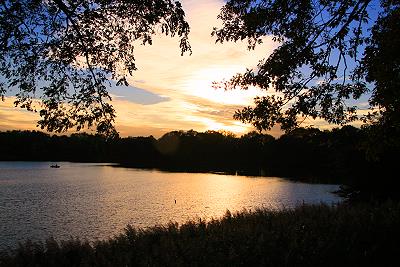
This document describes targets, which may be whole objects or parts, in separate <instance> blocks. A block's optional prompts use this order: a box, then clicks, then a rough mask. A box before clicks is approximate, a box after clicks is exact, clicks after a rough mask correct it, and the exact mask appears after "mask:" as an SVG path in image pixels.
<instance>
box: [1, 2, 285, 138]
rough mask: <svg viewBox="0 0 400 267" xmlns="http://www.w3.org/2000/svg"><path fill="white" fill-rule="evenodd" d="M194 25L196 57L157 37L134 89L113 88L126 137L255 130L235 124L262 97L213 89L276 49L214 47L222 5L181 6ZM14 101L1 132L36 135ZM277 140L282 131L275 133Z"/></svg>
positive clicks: (146, 49)
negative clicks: (238, 114)
mask: <svg viewBox="0 0 400 267" xmlns="http://www.w3.org/2000/svg"><path fill="white" fill-rule="evenodd" d="M181 2H182V4H183V7H184V10H185V12H186V17H187V20H188V21H189V24H190V25H191V34H190V42H191V45H192V50H193V54H192V55H191V56H189V55H188V54H186V55H184V56H180V50H179V43H178V39H176V38H169V37H165V36H155V37H154V40H153V45H152V46H141V45H138V46H137V47H136V64H137V66H138V71H136V72H135V73H134V76H133V77H131V78H130V79H129V82H130V85H131V86H130V87H118V88H117V87H112V88H110V92H111V95H112V96H113V102H112V103H113V105H114V107H115V109H116V112H117V119H116V127H117V130H118V131H119V132H120V134H121V135H122V136H128V135H130V136H139V135H145V136H147V135H153V136H155V137H159V136H161V135H162V134H164V133H166V132H169V131H172V130H190V129H194V130H197V131H205V130H226V131H231V132H234V133H236V134H238V135H241V134H243V133H246V132H248V131H251V130H253V128H252V127H251V125H245V124H242V123H240V122H239V121H236V120H233V119H232V116H233V113H234V112H235V110H237V109H240V108H241V107H243V106H246V105H251V104H252V100H253V98H254V97H255V96H256V95H260V94H262V93H263V92H261V91H259V90H257V89H256V88H252V89H250V90H249V91H242V90H237V91H228V92H225V91H224V90H222V89H219V90H216V89H214V88H212V82H213V81H219V80H222V79H224V78H229V77H230V76H232V75H233V74H235V73H237V72H242V71H244V70H245V69H246V67H247V68H248V67H252V66H255V65H256V64H257V63H258V61H259V60H260V59H262V58H265V57H267V56H268V55H269V54H270V53H271V52H272V50H273V48H274V47H276V45H277V44H276V43H273V42H272V41H271V40H270V39H268V38H265V39H264V43H263V44H262V45H260V46H258V47H257V48H256V49H255V50H254V51H248V50H247V44H246V42H243V43H241V42H239V43H225V44H222V45H221V44H215V39H214V38H212V37H211V31H212V28H213V27H215V26H218V25H219V24H220V22H219V21H217V19H216V18H217V15H218V13H219V10H220V8H221V7H222V5H223V1H220V0H202V1H198V0H182V1H181ZM12 103H13V98H7V99H6V101H5V102H1V101H0V121H1V124H0V130H9V129H37V128H36V121H37V120H38V118H39V117H38V115H37V114H34V113H29V112H27V111H23V110H20V109H17V108H14V107H13V105H12ZM271 133H272V134H273V135H275V136H276V135H279V129H274V130H273V131H272V132H271Z"/></svg>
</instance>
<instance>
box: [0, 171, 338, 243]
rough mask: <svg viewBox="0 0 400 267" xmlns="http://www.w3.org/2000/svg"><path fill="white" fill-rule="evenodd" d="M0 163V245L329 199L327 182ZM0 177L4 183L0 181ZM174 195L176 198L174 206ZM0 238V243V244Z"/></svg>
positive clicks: (93, 236)
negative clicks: (308, 182)
mask: <svg viewBox="0 0 400 267" xmlns="http://www.w3.org/2000/svg"><path fill="white" fill-rule="evenodd" d="M26 164H28V163H18V164H17V163H16V164H14V165H13V164H11V163H9V165H5V164H4V163H0V169H1V170H0V225H2V227H0V236H2V237H3V241H0V246H1V245H4V244H8V245H13V244H16V241H17V240H23V239H26V238H27V237H29V238H32V239H41V238H46V237H48V236H55V237H57V238H61V239H63V238H69V237H70V236H78V237H81V238H87V239H89V240H95V239H104V238H107V237H110V236H113V235H115V234H118V233H120V232H121V231H122V229H123V228H124V227H125V226H126V225H127V224H131V225H133V226H136V227H149V226H153V225H156V224H166V223H168V222H170V221H174V222H178V223H183V222H185V221H187V220H188V219H196V218H202V219H207V220H208V219H211V218H219V217H221V216H223V215H224V213H225V212H226V210H228V209H229V210H230V211H232V212H234V211H240V210H243V209H247V210H254V209H256V208H262V207H267V208H282V207H293V206H294V205H296V204H298V203H302V202H303V201H304V202H307V203H319V202H321V201H322V202H329V203H330V202H336V201H339V198H337V197H336V196H334V195H332V194H330V193H329V192H332V191H334V190H336V189H337V186H334V185H315V184H313V185H310V184H304V183H293V182H290V181H287V180H284V179H280V178H273V177H246V176H233V175H219V174H210V173H169V172H160V171H151V170H139V169H127V168H119V167H111V166H98V165H96V164H77V163H62V166H61V168H60V169H56V170H54V169H50V168H48V165H47V164H46V163H29V164H31V165H28V167H26ZM2 181H4V182H2ZM175 200H176V203H175ZM1 242H3V243H1Z"/></svg>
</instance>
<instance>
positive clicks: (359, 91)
mask: <svg viewBox="0 0 400 267" xmlns="http://www.w3.org/2000/svg"><path fill="white" fill-rule="evenodd" d="M399 7H400V2H399V1H388V0H381V1H372V0H340V1H331V0H319V1H311V0H301V1H297V0H296V1H295V0H287V1H274V0H261V1H259V0H230V1H227V3H226V4H225V5H224V7H223V8H222V10H221V13H220V15H219V18H220V19H221V20H222V22H223V25H222V27H221V28H220V29H217V28H215V29H214V31H213V33H212V34H213V35H214V36H216V41H217V42H221V43H222V42H224V41H235V42H236V41H238V40H244V39H247V40H248V43H249V49H252V48H254V47H255V46H256V45H257V44H259V43H260V42H261V41H262V37H264V36H269V35H271V36H272V38H273V40H274V41H276V42H278V44H279V46H278V48H276V49H275V50H274V51H273V52H272V54H271V55H269V56H268V57H267V58H265V59H263V60H261V61H260V62H259V64H258V65H257V67H256V68H254V69H248V70H247V71H246V72H245V73H243V74H237V75H236V76H234V77H233V78H232V79H231V80H229V81H227V82H225V83H224V84H219V86H222V87H224V88H226V89H232V88H235V87H240V88H242V89H247V88H248V87H249V86H257V87H259V88H261V89H264V90H271V89H274V90H275V91H276V94H274V95H267V96H263V97H258V98H256V99H255V106H254V107H246V108H244V109H243V110H241V111H238V112H236V114H235V118H237V119H240V120H242V121H243V122H251V123H252V124H253V125H254V126H256V127H257V128H258V129H259V130H263V129H270V128H271V127H272V126H273V125H275V124H276V123H278V124H280V125H281V127H282V128H283V129H285V130H291V129H293V128H295V127H297V126H298V125H299V124H301V122H302V121H303V120H304V119H305V118H307V117H311V118H313V119H316V118H322V119H324V120H326V121H328V122H330V123H336V124H346V123H348V122H351V121H354V120H356V119H359V118H360V116H358V115H357V107H356V106H355V105H352V104H351V103H352V101H351V100H352V99H359V98H360V96H361V95H363V94H365V93H367V92H368V91H369V90H370V89H371V88H372V97H371V98H370V105H371V108H373V109H381V110H382V113H381V115H382V116H381V118H380V119H383V120H389V121H390V123H395V125H393V127H397V128H398V126H399V124H398V120H397V122H394V121H393V116H396V117H398V114H399V113H398V107H399V104H398V103H399V94H398V90H397V89H398V80H399V56H398V55H399V53H398V50H397V49H396V48H397V47H398V46H399V41H398V40H399V38H398V31H399V21H400V20H399V19H398V18H399V15H398V14H399ZM376 16H378V19H376V18H375V17H376ZM371 28H372V34H371V33H370V29H371ZM363 51H365V53H363ZM392 55H393V56H394V57H392ZM353 103H354V102H353ZM395 114H396V115H395Z"/></svg>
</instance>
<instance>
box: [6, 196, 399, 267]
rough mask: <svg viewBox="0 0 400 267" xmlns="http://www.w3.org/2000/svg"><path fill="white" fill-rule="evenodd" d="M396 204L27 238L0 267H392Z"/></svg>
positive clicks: (307, 209) (268, 213)
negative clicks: (92, 239)
mask: <svg viewBox="0 0 400 267" xmlns="http://www.w3.org/2000/svg"><path fill="white" fill-rule="evenodd" d="M399 256H400V203H398V202H386V203H384V204H365V203H364V204H357V205H351V206H350V205H346V204H341V205H339V206H327V205H302V206H299V207H297V208H295V209H287V210H281V211H272V210H257V211H255V212H248V211H242V212H238V213H234V214H231V213H230V212H227V213H226V214H225V216H224V217H223V218H221V219H218V220H212V221H209V222H205V221H203V220H197V221H189V222H187V223H185V224H183V225H178V224H176V223H170V224H168V225H164V226H155V227H152V228H149V229H135V228H132V227H130V226H128V227H127V228H126V229H125V232H124V233H122V234H120V235H118V236H116V237H114V238H112V239H109V240H106V241H99V242H96V243H93V244H91V243H89V242H86V241H80V240H77V239H71V240H68V241H62V242H57V241H55V240H54V239H49V240H47V241H46V242H44V243H32V242H29V241H28V242H26V243H24V244H21V245H20V246H19V248H17V249H16V250H13V251H11V250H9V251H3V252H2V253H1V256H0V266H9V267H12V266H57V267H62V266H351V265H352V266H398V262H399V260H400V259H399Z"/></svg>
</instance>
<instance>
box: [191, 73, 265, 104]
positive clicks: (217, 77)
mask: <svg viewBox="0 0 400 267" xmlns="http://www.w3.org/2000/svg"><path fill="white" fill-rule="evenodd" d="M239 72H243V69H242V67H240V66H231V67H227V66H223V67H210V68H204V69H201V70H199V71H196V72H193V73H192V75H191V76H190V77H189V78H188V79H187V82H186V89H187V91H186V93H187V94H190V95H193V96H196V97H201V98H204V99H207V100H210V101H213V102H216V103H220V104H227V105H249V104H251V103H252V102H253V99H254V97H256V96H257V95H260V94H261V93H262V92H260V90H258V89H256V88H249V89H248V90H240V89H235V90H229V91H226V90H224V89H223V88H214V87H213V82H223V81H227V80H229V79H230V78H231V77H232V76H233V75H235V74H236V73H239Z"/></svg>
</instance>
